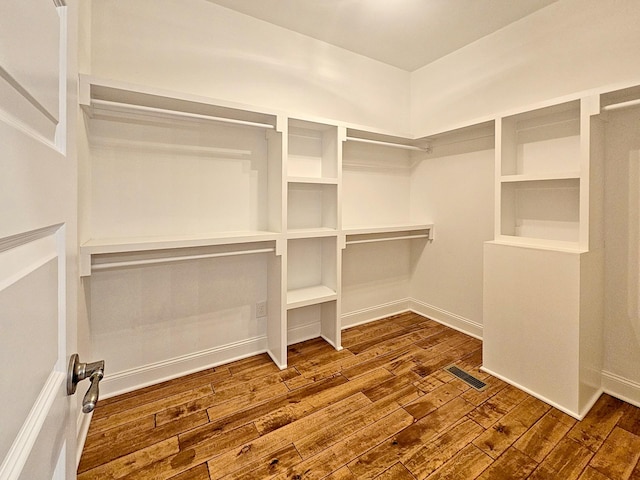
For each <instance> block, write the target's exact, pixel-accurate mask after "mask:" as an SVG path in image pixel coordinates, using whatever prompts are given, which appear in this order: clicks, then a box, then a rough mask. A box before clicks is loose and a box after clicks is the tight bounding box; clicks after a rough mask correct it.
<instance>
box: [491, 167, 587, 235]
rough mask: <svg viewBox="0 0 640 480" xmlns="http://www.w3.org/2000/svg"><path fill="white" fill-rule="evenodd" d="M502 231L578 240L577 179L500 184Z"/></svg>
mask: <svg viewBox="0 0 640 480" xmlns="http://www.w3.org/2000/svg"><path fill="white" fill-rule="evenodd" d="M501 225H502V231H501V234H502V235H508V236H515V237H525V238H535V239H544V240H555V241H562V242H578V240H579V234H580V180H579V179H562V180H538V181H525V182H510V183H503V184H502V223H501Z"/></svg>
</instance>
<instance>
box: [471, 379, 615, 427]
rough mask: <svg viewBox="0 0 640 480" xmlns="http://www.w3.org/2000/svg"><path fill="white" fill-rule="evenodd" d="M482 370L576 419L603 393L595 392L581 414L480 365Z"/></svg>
mask: <svg viewBox="0 0 640 480" xmlns="http://www.w3.org/2000/svg"><path fill="white" fill-rule="evenodd" d="M480 370H481V371H483V372H485V373H488V374H489V375H491V376H493V377H496V378H499V379H500V380H502V381H503V382H505V383H508V384H509V385H512V386H514V387H516V388H517V389H518V390H522V391H523V392H526V393H528V394H529V395H531V396H532V397H536V398H537V399H538V400H542V401H543V402H544V403H546V404H548V405H551V406H552V407H555V408H557V409H558V410H560V411H561V412H564V413H566V414H567V415H569V416H571V417H573V418H575V419H576V420H582V419H583V418H584V416H585V415H586V413H587V412H588V411H589V409H590V408H591V407H592V406H593V404H594V403H595V402H596V401H597V400H598V398H600V395H602V393H603V392H602V390H599V391H597V392H596V393H595V395H594V396H593V397H592V398H591V399H590V400H589V403H588V404H587V408H585V410H584V412H583V413H582V414H580V413H579V412H574V411H573V410H570V409H568V408H566V407H563V406H562V405H559V404H558V403H556V402H554V401H553V400H550V399H548V398H546V397H544V396H542V395H540V394H538V393H536V392H534V391H533V390H530V389H528V388H527V387H523V386H522V385H520V384H518V383H517V382H513V381H511V380H509V379H508V378H506V377H503V376H502V375H499V374H497V373H495V372H493V371H491V370H489V369H488V368H485V367H480Z"/></svg>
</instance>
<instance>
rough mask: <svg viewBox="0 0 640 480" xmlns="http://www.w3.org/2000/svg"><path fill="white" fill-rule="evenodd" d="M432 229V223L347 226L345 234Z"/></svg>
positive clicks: (344, 230)
mask: <svg viewBox="0 0 640 480" xmlns="http://www.w3.org/2000/svg"><path fill="white" fill-rule="evenodd" d="M432 229H433V224H432V223H407V224H397V225H375V226H352V227H349V226H347V227H344V228H343V233H344V234H345V235H368V234H375V233H401V232H413V231H416V230H432Z"/></svg>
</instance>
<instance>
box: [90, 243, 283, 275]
mask: <svg viewBox="0 0 640 480" xmlns="http://www.w3.org/2000/svg"><path fill="white" fill-rule="evenodd" d="M275 251H276V249H275V248H260V249H256V250H238V251H235V252H222V253H205V254H202V255H183V256H178V257H163V258H149V259H146V260H129V261H124V262H111V263H96V264H93V265H91V270H92V271H95V270H109V269H112V268H122V267H136V266H140V265H154V264H158V263H173V262H184V261H187V260H201V259H205V258H217V257H233V256H237V255H253V254H255V253H271V252H275Z"/></svg>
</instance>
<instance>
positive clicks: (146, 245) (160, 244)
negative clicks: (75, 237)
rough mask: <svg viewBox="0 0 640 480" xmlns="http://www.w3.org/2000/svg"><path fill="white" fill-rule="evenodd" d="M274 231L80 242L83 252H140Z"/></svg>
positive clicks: (269, 235)
mask: <svg viewBox="0 0 640 480" xmlns="http://www.w3.org/2000/svg"><path fill="white" fill-rule="evenodd" d="M278 236H279V234H278V233H275V232H220V233H211V234H204V235H172V236H158V237H155V236H153V237H121V238H106V239H92V240H89V241H87V242H85V243H84V244H83V245H81V246H80V252H81V253H83V254H87V253H88V254H103V253H123V252H143V251H150V250H164V249H170V248H189V247H208V246H213V245H232V244H237V243H253V242H267V241H272V240H276V239H277V238H278Z"/></svg>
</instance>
